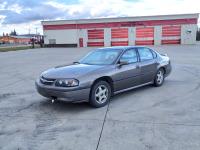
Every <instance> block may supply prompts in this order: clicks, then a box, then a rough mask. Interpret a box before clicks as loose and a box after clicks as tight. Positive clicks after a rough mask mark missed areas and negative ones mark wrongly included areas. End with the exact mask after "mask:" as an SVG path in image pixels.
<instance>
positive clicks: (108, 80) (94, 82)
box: [90, 76, 114, 96]
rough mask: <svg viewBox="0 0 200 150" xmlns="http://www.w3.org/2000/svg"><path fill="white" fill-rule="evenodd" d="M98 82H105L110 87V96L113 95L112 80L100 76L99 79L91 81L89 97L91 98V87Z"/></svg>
mask: <svg viewBox="0 0 200 150" xmlns="http://www.w3.org/2000/svg"><path fill="white" fill-rule="evenodd" d="M99 81H106V82H107V83H108V84H109V85H110V87H111V95H113V93H114V85H113V80H112V78H111V77H109V76H102V77H99V78H97V79H95V80H94V81H93V83H92V86H91V88H90V96H91V91H92V88H93V86H94V85H95V84H96V83H97V82H99Z"/></svg>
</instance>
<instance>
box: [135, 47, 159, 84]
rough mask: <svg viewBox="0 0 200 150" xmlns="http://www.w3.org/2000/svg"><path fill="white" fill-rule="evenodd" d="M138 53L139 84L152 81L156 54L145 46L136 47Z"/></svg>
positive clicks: (154, 72)
mask: <svg viewBox="0 0 200 150" xmlns="http://www.w3.org/2000/svg"><path fill="white" fill-rule="evenodd" d="M138 54H139V58H140V64H139V67H140V69H141V72H140V77H141V79H140V82H141V84H145V83H148V82H151V81H153V80H154V77H155V74H156V71H157V62H156V58H155V57H156V56H155V55H154V54H153V52H152V50H150V49H149V48H146V47H140V48H138Z"/></svg>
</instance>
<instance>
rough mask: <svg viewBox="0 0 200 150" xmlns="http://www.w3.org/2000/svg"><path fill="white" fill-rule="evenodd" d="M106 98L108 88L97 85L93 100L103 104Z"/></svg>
mask: <svg viewBox="0 0 200 150" xmlns="http://www.w3.org/2000/svg"><path fill="white" fill-rule="evenodd" d="M107 99H108V88H107V87H106V86H105V85H99V86H98V87H97V89H96V90H95V100H96V102H97V103H99V104H103V103H105V102H106V101H107Z"/></svg>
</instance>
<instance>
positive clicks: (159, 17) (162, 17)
mask: <svg viewBox="0 0 200 150" xmlns="http://www.w3.org/2000/svg"><path fill="white" fill-rule="evenodd" d="M188 18H191V19H198V18H199V14H198V13H194V14H175V15H157V16H136V17H117V18H95V19H75V20H53V21H42V24H43V25H56V24H84V23H104V22H108V23H109V22H121V21H123V22H128V21H148V20H173V19H188Z"/></svg>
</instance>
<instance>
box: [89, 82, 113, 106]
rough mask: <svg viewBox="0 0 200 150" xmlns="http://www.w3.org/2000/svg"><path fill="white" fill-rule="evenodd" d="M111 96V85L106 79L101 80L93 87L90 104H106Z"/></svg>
mask: <svg viewBox="0 0 200 150" xmlns="http://www.w3.org/2000/svg"><path fill="white" fill-rule="evenodd" d="M110 97H111V87H110V85H109V84H108V83H107V82H106V81H99V82H97V83H95V84H94V86H93V87H92V89H91V95H90V104H91V105H92V106H93V107H97V108H98V107H103V106H105V105H106V104H107V103H108V102H109V100H110Z"/></svg>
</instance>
